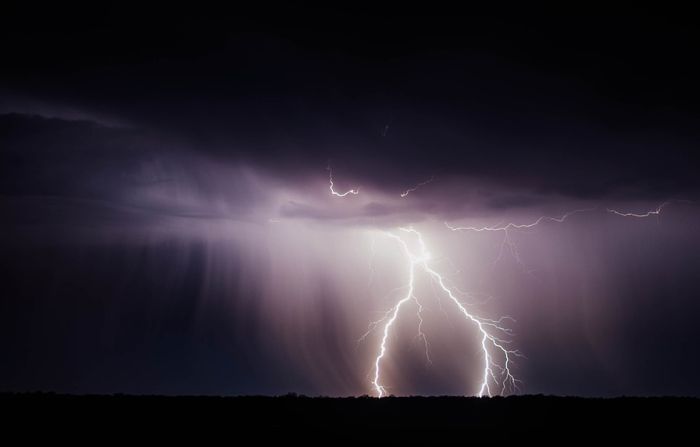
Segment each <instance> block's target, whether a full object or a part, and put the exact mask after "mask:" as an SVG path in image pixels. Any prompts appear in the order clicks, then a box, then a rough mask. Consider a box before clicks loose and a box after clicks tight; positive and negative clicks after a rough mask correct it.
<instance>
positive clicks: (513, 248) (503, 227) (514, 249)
mask: <svg viewBox="0 0 700 447" xmlns="http://www.w3.org/2000/svg"><path fill="white" fill-rule="evenodd" d="M595 209H596V208H595V207H593V208H583V209H577V210H573V211H569V212H567V213H565V214H563V215H561V216H560V217H553V216H541V217H539V218H537V219H536V220H535V221H534V222H530V223H527V224H517V223H513V222H508V223H506V224H498V225H493V226H485V227H454V226H451V225H450V224H449V223H447V222H445V226H446V227H447V228H449V229H450V230H452V231H474V232H477V233H483V232H489V231H490V232H496V231H502V232H503V241H502V242H501V248H500V250H499V252H498V257H497V258H496V260H495V261H494V264H496V263H498V262H499V261H500V260H501V258H502V257H503V252H504V251H505V247H506V246H508V250H509V251H510V254H511V256H512V257H513V259H515V262H517V263H518V265H520V266H521V267H523V268H525V264H524V263H523V262H522V258H521V257H520V251H519V250H518V246H517V245H516V244H515V242H514V241H513V238H512V237H511V234H510V230H527V229H531V228H534V227H536V226H537V225H539V224H541V223H542V222H556V223H563V222H564V221H566V220H567V219H568V218H569V217H571V216H573V215H574V214H578V213H584V212H589V211H593V210H595ZM528 273H530V274H531V272H530V271H528Z"/></svg>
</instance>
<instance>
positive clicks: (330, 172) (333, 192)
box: [326, 164, 360, 197]
mask: <svg viewBox="0 0 700 447" xmlns="http://www.w3.org/2000/svg"><path fill="white" fill-rule="evenodd" d="M326 170H327V171H328V183H329V186H328V187H329V189H330V190H331V195H334V196H337V197H345V196H347V195H348V194H352V195H354V196H356V195H358V194H359V193H360V189H359V188H353V189H349V190H347V191H345V192H338V191H336V190H335V189H334V188H333V169H332V168H331V165H330V164H329V165H328V167H327V168H326Z"/></svg>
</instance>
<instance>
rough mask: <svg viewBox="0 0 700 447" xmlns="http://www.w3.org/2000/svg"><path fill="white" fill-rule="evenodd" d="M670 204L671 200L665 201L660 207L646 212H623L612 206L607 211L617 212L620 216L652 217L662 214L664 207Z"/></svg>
mask: <svg viewBox="0 0 700 447" xmlns="http://www.w3.org/2000/svg"><path fill="white" fill-rule="evenodd" d="M670 204H671V202H670V201H667V202H664V203H662V204H661V205H659V206H658V207H656V209H654V210H651V211H647V212H646V213H641V214H637V213H623V212H621V211H618V210H614V209H612V208H608V209H607V211H608V213H612V214H617V215H618V216H622V217H638V218H645V217H651V216H658V215H660V214H661V211H662V210H663V209H664V207H666V206H668V205H670Z"/></svg>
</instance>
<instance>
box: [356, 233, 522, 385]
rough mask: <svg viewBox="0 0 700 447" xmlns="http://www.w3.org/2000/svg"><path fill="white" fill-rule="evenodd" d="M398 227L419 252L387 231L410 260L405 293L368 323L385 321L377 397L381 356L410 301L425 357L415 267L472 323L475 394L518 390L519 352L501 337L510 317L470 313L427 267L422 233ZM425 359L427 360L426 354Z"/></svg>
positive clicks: (505, 334)
mask: <svg viewBox="0 0 700 447" xmlns="http://www.w3.org/2000/svg"><path fill="white" fill-rule="evenodd" d="M399 230H400V231H401V233H402V234H405V235H412V236H414V237H416V238H417V241H418V247H419V252H418V253H414V252H413V251H412V250H411V249H410V248H409V246H408V243H407V242H406V240H405V239H404V238H402V237H401V236H400V235H397V234H394V233H386V234H387V236H388V237H390V238H392V239H394V240H396V241H397V242H398V243H399V244H400V246H401V248H402V249H403V252H404V254H405V255H406V258H407V259H408V261H409V278H408V285H407V292H406V295H405V296H404V297H403V298H402V299H401V300H399V302H398V303H396V305H395V306H394V307H393V308H391V309H390V310H389V311H388V312H387V313H386V315H385V316H384V318H383V319H381V320H379V321H377V322H374V323H373V324H372V325H371V326H370V330H371V329H372V328H373V327H376V326H377V325H378V324H380V323H381V322H384V327H383V331H382V339H381V343H380V345H379V353H378V354H377V357H376V358H375V361H374V377H373V379H372V385H373V386H374V390H375V391H376V393H377V395H378V397H384V396H385V395H386V394H387V391H386V387H385V386H384V385H383V382H382V379H381V365H382V359H383V358H384V356H385V355H386V353H387V350H388V342H389V333H390V332H391V328H392V326H393V325H394V323H395V322H396V320H397V318H398V316H399V313H400V311H401V309H402V307H403V306H404V305H405V304H406V303H408V302H409V301H414V302H415V303H416V305H417V306H418V312H417V315H418V322H419V323H418V334H419V337H420V338H422V340H423V342H424V344H425V350H426V356H427V355H428V340H427V338H426V336H425V334H424V333H423V330H422V324H423V319H422V318H421V312H422V310H423V306H422V305H421V303H420V301H419V300H418V299H417V297H416V295H415V278H416V269H417V268H420V269H421V270H422V271H423V272H425V273H426V274H427V275H428V276H429V278H430V279H431V280H432V281H434V282H435V283H436V284H437V285H439V286H440V289H441V290H442V291H443V292H444V293H445V294H446V295H447V296H448V297H449V298H450V300H451V301H452V302H453V303H454V304H455V306H456V307H457V309H458V310H459V312H460V313H461V314H462V315H463V316H464V318H465V319H466V320H467V321H469V322H471V323H473V324H474V325H475V326H476V328H477V329H478V331H479V334H480V340H481V342H480V345H481V351H482V355H483V372H482V378H481V384H480V386H479V389H478V392H477V395H478V396H484V395H488V396H491V395H492V387H493V386H494V385H498V386H500V391H499V393H501V394H503V393H506V392H507V391H509V390H511V391H516V390H517V389H518V383H520V381H519V380H518V379H517V378H515V376H514V375H513V373H512V371H511V368H512V364H513V357H519V356H522V354H521V353H520V352H518V351H517V350H513V349H510V348H509V347H508V346H507V345H508V343H509V340H506V339H504V338H502V337H509V336H512V331H511V330H510V329H508V328H507V327H504V326H503V325H502V322H503V321H504V320H506V319H511V318H510V317H504V318H501V319H499V320H491V319H486V318H480V317H477V316H475V315H473V314H472V313H470V312H469V311H468V310H467V309H466V308H465V307H464V305H463V304H462V302H461V301H460V300H459V299H458V298H457V296H456V295H455V293H454V292H453V291H452V289H451V288H450V287H448V286H447V284H446V283H445V280H444V278H443V277H442V275H440V274H439V273H438V272H436V271H435V270H434V269H433V268H431V267H430V265H429V261H430V259H431V256H430V253H429V251H428V249H427V247H426V244H425V241H424V240H423V236H422V235H421V233H420V232H418V231H417V230H415V229H413V228H400V229H399ZM511 320H512V319H511ZM365 335H366V334H365ZM363 337H364V336H363ZM496 356H499V357H502V361H501V362H500V363H499V362H498V360H497V357H496ZM428 360H430V358H429V357H428Z"/></svg>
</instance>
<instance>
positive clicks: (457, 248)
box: [0, 3, 700, 395]
mask: <svg viewBox="0 0 700 447" xmlns="http://www.w3.org/2000/svg"><path fill="white" fill-rule="evenodd" d="M64 7H65V6H64V5H61V6H60V7H59V8H61V11H51V10H50V9H49V10H46V11H44V13H43V14H42V15H41V17H39V16H37V15H36V14H35V12H34V11H25V10H22V8H19V7H14V6H13V7H12V8H11V10H10V11H8V12H7V14H3V15H2V17H0V39H1V41H2V48H3V57H2V61H0V64H1V67H0V210H1V211H2V215H3V219H2V220H1V221H0V230H2V232H1V234H0V244H1V245H2V250H1V251H2V255H0V266H1V267H2V269H0V270H2V271H3V273H4V275H3V276H4V277H3V280H2V281H1V282H0V285H1V286H2V287H4V290H3V293H2V295H3V298H2V299H0V335H1V336H0V361H2V363H3V365H10V366H9V367H8V368H2V370H0V390H3V389H9V390H27V389H36V388H41V389H53V390H57V391H76V392H89V391H101V392H114V391H131V392H147V393H157V392H179V393H190V392H206V393H229V392H230V393H258V392H262V393H276V392H279V393H282V392H286V391H290V390H293V391H301V392H312V393H315V392H318V393H330V394H359V393H363V392H366V390H367V388H366V385H367V383H366V374H367V371H366V370H363V368H365V366H367V365H365V363H367V362H365V360H367V358H370V357H371V354H372V353H371V352H370V351H371V346H369V344H367V345H362V346H359V345H357V346H356V344H355V343H354V341H355V340H356V339H357V338H358V337H359V335H361V334H362V332H363V331H365V330H366V327H367V322H368V321H372V320H373V318H374V317H376V316H377V315H382V312H385V311H386V308H387V306H385V305H386V304H390V301H389V300H390V299H392V295H391V290H392V288H393V287H395V286H396V285H397V284H399V285H400V281H402V278H403V277H404V276H403V275H404V274H405V271H404V270H400V269H401V268H403V264H401V263H400V265H401V267H397V265H398V264H397V262H396V261H397V258H396V256H398V255H397V253H398V252H396V253H395V250H394V249H395V248H396V247H394V246H391V245H388V246H387V247H381V244H382V243H383V242H382V239H381V237H382V234H383V233H381V232H378V231H376V230H377V229H378V228H380V229H386V228H388V227H395V226H398V225H402V226H403V225H411V224H414V225H417V226H420V227H421V229H423V228H425V231H426V239H427V241H428V243H429V244H431V253H432V254H433V255H434V256H435V262H436V263H438V265H440V267H441V268H442V267H443V266H447V267H446V268H447V269H448V270H449V269H452V270H449V271H451V272H457V273H454V274H452V276H451V279H450V280H451V281H455V282H458V281H460V280H462V279H464V280H465V282H466V284H465V285H466V286H468V287H474V288H476V289H477V291H478V292H479V293H482V294H484V295H488V296H496V298H495V299H493V300H490V301H488V303H487V304H486V306H485V307H484V310H485V311H488V312H493V314H494V315H503V314H510V313H513V314H514V315H516V316H517V317H518V318H517V319H518V321H519V323H518V324H519V325H520V326H519V327H518V328H517V332H518V343H520V344H521V346H522V347H523V350H524V351H525V352H526V354H527V355H528V358H529V359H531V361H529V363H525V364H524V366H522V372H523V374H524V375H525V376H526V377H527V379H528V383H527V384H526V387H527V388H526V391H528V392H545V393H550V392H555V393H569V394H586V395H595V394H606V395H614V394H619V393H629V394H635V393H637V394H639V393H641V394H663V393H674V394H694V395H697V394H698V393H700V390H698V387H697V384H696V382H695V380H694V376H693V371H695V370H696V369H697V365H696V364H697V360H695V359H694V357H693V352H692V349H693V346H694V345H695V344H697V343H696V340H695V339H696V338H697V337H696V336H694V334H693V333H692V330H691V329H692V327H693V321H692V319H693V318H694V317H693V316H694V315H696V314H697V312H695V311H694V310H695V309H696V308H697V294H698V290H697V289H698V287H697V281H696V277H697V275H696V274H695V271H696V270H697V268H696V267H694V266H696V265H697V259H696V258H697V253H700V251H698V250H697V249H696V248H694V247H697V246H698V240H697V239H698V238H697V231H696V230H695V229H696V228H697V210H696V208H695V204H693V203H686V202H680V201H674V202H672V205H670V206H668V207H666V208H664V212H663V216H658V218H657V217H652V218H650V219H646V220H645V219H634V218H633V219H625V218H622V217H621V216H615V215H612V214H610V213H607V212H606V211H605V207H606V206H615V207H619V209H623V210H629V211H633V212H644V211H648V210H651V209H654V207H655V206H658V204H659V203H660V202H662V201H663V200H666V199H697V196H698V193H699V192H700V176H698V168H699V167H700V166H699V165H698V160H699V158H698V156H697V148H698V146H699V145H700V132H699V131H698V126H697V121H698V113H699V112H700V110H699V109H698V105H699V104H700V87H698V83H697V79H699V78H700V64H698V63H697V60H696V59H697V58H695V57H694V55H695V54H696V53H697V48H696V47H697V42H698V41H700V39H698V38H699V37H700V36H699V35H698V28H697V26H695V23H694V22H693V18H694V16H692V15H688V17H670V16H665V15H663V14H660V13H658V12H657V11H652V12H649V13H645V11H643V10H642V11H637V12H635V13H629V12H625V14H624V15H619V16H610V17H600V16H581V15H576V16H568V15H562V16H547V15H544V14H534V17H530V16H527V15H524V14H523V15H521V14H516V15H514V16H511V17H503V16H480V15H476V14H474V15H469V16H451V17H446V16H433V15H430V14H423V13H421V14H414V15H411V14H408V13H407V14H398V12H396V11H392V12H391V13H386V14H383V13H378V14H377V15H375V16H368V15H367V14H365V13H361V12H357V11H342V12H337V11H330V10H323V11H321V15H320V16H316V15H315V16H314V18H313V19H312V18H311V17H310V16H309V17H308V18H306V19H305V20H298V19H291V18H290V16H288V15H287V14H286V12H287V11H280V16H276V17H273V16H271V15H270V14H265V15H264V16H257V17H254V16H251V15H248V14H238V15H235V16H231V15H226V14H218V13H216V12H209V13H198V12H193V11H189V10H188V11H178V10H177V8H175V7H172V8H168V10H167V11H164V10H160V9H159V10H157V11H148V10H147V9H144V10H140V11H139V13H138V14H135V13H133V12H132V11H126V10H124V8H123V6H122V5H121V4H109V3H108V4H107V5H104V6H100V8H102V7H104V8H105V9H104V10H101V11H102V12H99V11H95V10H93V11H82V13H86V12H87V13H90V14H91V15H92V18H91V20H77V19H76V18H77V17H79V16H80V15H78V14H74V11H70V10H63V9H62V8H64ZM66 8H67V7H66ZM60 12H62V13H63V14H59V13H60ZM54 13H55V14H54ZM71 17H72V18H71ZM261 17H263V18H261ZM316 17H318V18H316ZM329 165H330V166H331V167H332V168H333V175H334V181H335V184H336V186H337V188H339V189H340V190H347V189H349V188H356V187H359V188H360V194H358V195H356V196H355V195H351V196H348V197H346V198H342V199H341V198H337V197H334V196H332V195H330V193H329V191H328V187H329V185H328V171H327V170H326V168H327V167H328V166H329ZM429 178H434V180H433V181H432V182H430V183H427V184H424V185H422V186H421V187H420V188H419V189H416V190H415V191H412V192H411V193H410V194H409V195H408V196H406V197H401V193H402V192H404V191H406V190H407V189H408V188H411V187H414V186H416V185H418V184H421V183H422V182H425V181H426V179H429ZM596 205H599V207H598V208H596V209H595V210H594V211H591V212H586V213H578V214H577V215H576V216H573V217H572V218H571V219H569V220H567V224H566V225H559V224H557V223H555V222H552V221H547V222H545V223H544V224H543V225H542V226H541V227H538V228H537V230H532V231H530V230H523V231H514V232H513V234H510V236H509V237H512V238H513V239H514V240H516V241H517V243H518V244H517V245H518V250H519V251H518V253H517V256H516V254H513V256H509V253H508V251H509V250H508V247H507V246H506V245H504V241H503V238H502V236H503V235H502V234H501V233H488V234H482V233H479V234H478V235H475V234H472V233H462V232H454V233H453V232H450V231H449V230H448V229H447V228H446V227H445V226H444V223H443V221H450V222H457V221H461V220H474V221H478V223H479V224H482V223H483V224H484V225H486V224H488V225H493V224H495V223H503V222H511V221H517V222H521V221H522V222H530V221H532V219H533V218H537V217H538V216H540V215H541V214H542V213H544V212H547V213H553V215H557V216H558V215H561V214H562V213H563V212H565V211H568V210H571V209H574V208H588V207H594V206H596ZM629 220H632V221H633V223H634V225H631V224H630V222H629ZM475 225H476V224H475ZM370 238H371V241H370ZM377 241H379V242H377ZM370 242H371V243H370ZM375 242H376V243H377V244H379V246H380V248H379V249H377V250H376V251H375ZM370 247H371V248H370ZM504 247H506V249H505V250H504ZM382 250H383V251H382ZM370 253H371V256H370V255H369V254H370ZM499 253H500V254H499ZM517 257H521V259H522V260H523V263H525V264H527V268H525V267H523V266H522V265H519V264H518V262H516V261H517V260H518V259H516V258H517ZM511 258H512V259H511ZM494 259H498V260H499V262H496V263H494V262H493V260H494ZM401 262H403V260H402V261H401ZM453 264H455V265H453ZM530 265H532V269H530ZM375 271H376V274H375ZM368 277H369V280H368ZM533 278H534V279H533ZM394 282H396V284H394ZM460 285H462V284H461V283H460ZM384 286H386V287H384ZM422 286H425V288H426V290H421V292H427V293H426V295H429V293H430V292H429V291H428V290H427V286H426V285H425V284H423V285H422ZM419 288H420V286H419ZM433 292H434V291H433ZM433 310H434V309H432V310H431V311H433ZM428 314H429V312H428ZM436 315H438V313H437V312H435V315H432V316H431V315H428V316H426V320H427V321H428V322H429V323H427V324H428V325H430V322H431V321H432V322H433V323H434V324H435V326H436V327H438V332H439V331H440V330H443V326H444V327H447V326H448V325H446V324H444V321H443V320H437V318H436V317H435V316H436ZM660 315H661V316H662V318H660ZM436 321H439V322H438V323H435V322H436ZM452 323H454V322H452V321H451V322H450V324H452ZM411 330H413V329H411ZM443 335H444V334H443ZM438 337H439V335H438ZM438 340H439V338H438ZM667 340H673V342H670V343H668V342H667ZM442 341H443V342H444V343H445V346H452V345H450V343H453V344H454V343H455V338H454V337H452V338H448V337H447V336H445V337H444V339H443V340H442ZM437 346H438V348H437V353H436V355H437V356H438V357H437V358H439V356H440V355H441V354H442V355H443V359H449V360H450V361H452V362H454V364H455V365H456V364H457V363H458V362H457V357H456V356H455V355H454V354H453V351H450V350H448V349H447V348H442V349H443V352H441V348H440V347H439V343H438V344H437ZM403 349H404V350H403V351H399V352H403V353H404V354H397V355H396V357H397V358H396V359H394V360H395V361H396V364H397V365H399V366H400V365H401V364H402V363H401V360H402V357H406V358H409V357H410V358H411V359H413V360H415V357H414V356H412V355H410V354H411V352H413V351H411V349H412V348H411V347H410V346H408V344H407V346H404V347H403ZM460 359H461V357H460ZM403 360H405V359H403ZM413 360H411V361H413ZM411 361H408V362H407V363H406V364H408V365H409V367H407V368H406V371H405V373H406V377H405V379H397V390H399V391H402V390H404V388H405V391H406V392H412V391H415V390H423V391H426V392H435V391H439V392H455V393H457V392H464V389H463V388H456V387H457V386H458V384H461V383H462V382H460V381H458V380H451V379H450V380H447V379H446V380H442V381H438V380H436V378H435V377H433V378H432V379H430V377H429V376H431V374H434V373H432V372H430V371H428V372H426V371H425V370H422V369H420V368H421V366H420V365H418V363H417V361H416V362H415V364H414V363H411ZM459 363H460V365H462V363H463V362H461V360H460V361H459ZM367 364H369V363H367ZM670 364H673V365H674V367H673V368H668V367H667V365H670ZM450 365H452V363H450ZM649 365H652V366H649ZM460 368H465V367H464V366H461V367H455V368H451V369H450V368H447V369H449V371H446V372H445V373H444V374H445V376H443V378H444V377H448V378H449V377H461V376H463V375H464V374H465V373H466V374H469V373H473V371H466V370H463V369H460ZM676 368H677V369H678V370H676ZM467 369H468V367H467ZM670 369H672V370H673V371H674V373H673V374H674V375H673V377H675V378H677V380H675V379H674V380H669V379H668V376H669V370H670ZM279 371H285V374H284V375H283V376H284V377H282V376H281V375H280V374H279ZM401 380H405V382H403V383H402V382H401ZM430 380H433V382H435V383H432V384H431V383H430ZM437 382H439V383H437ZM402 386H403V387H404V388H401V387H402ZM459 386H461V385H459Z"/></svg>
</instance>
